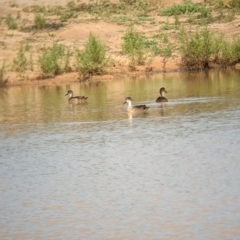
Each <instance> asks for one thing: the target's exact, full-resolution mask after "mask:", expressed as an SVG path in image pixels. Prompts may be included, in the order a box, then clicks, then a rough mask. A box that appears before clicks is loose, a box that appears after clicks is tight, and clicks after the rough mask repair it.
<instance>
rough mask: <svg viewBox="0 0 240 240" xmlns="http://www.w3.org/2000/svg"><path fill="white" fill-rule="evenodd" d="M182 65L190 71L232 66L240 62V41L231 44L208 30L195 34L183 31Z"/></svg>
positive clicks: (235, 40) (237, 39) (181, 46)
mask: <svg viewBox="0 0 240 240" xmlns="http://www.w3.org/2000/svg"><path fill="white" fill-rule="evenodd" d="M180 49H181V53H182V65H183V67H185V68H187V69H188V70H193V69H205V68H209V67H210V65H211V64H217V65H220V66H224V67H227V66H231V65H233V64H234V63H236V62H238V61H240V39H239V38H236V39H234V40H233V41H231V42H229V41H226V40H225V39H224V37H223V36H222V35H221V36H217V35H214V34H213V33H211V32H210V31H209V30H208V29H207V28H204V29H203V30H202V31H197V32H196V33H193V34H190V35H189V34H187V33H186V32H185V31H184V30H182V31H181V37H180Z"/></svg>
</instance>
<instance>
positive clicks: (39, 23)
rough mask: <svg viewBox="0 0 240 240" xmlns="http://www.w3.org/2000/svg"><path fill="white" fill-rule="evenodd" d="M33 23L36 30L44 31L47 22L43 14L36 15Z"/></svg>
mask: <svg viewBox="0 0 240 240" xmlns="http://www.w3.org/2000/svg"><path fill="white" fill-rule="evenodd" d="M34 23H35V26H36V28H37V29H44V28H46V26H47V20H46V17H45V16H44V14H42V13H36V14H35V18H34Z"/></svg>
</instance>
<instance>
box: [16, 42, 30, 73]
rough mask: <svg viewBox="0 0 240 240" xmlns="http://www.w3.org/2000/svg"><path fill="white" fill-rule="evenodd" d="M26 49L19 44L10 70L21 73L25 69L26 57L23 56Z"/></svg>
mask: <svg viewBox="0 0 240 240" xmlns="http://www.w3.org/2000/svg"><path fill="white" fill-rule="evenodd" d="M25 52H26V49H25V48H24V46H23V45H21V46H20V48H19V50H18V53H17V56H16V57H15V58H14V59H13V65H12V70H13V71H16V72H19V73H21V74H23V73H24V72H25V71H26V69H27V64H28V61H27V57H26V56H25Z"/></svg>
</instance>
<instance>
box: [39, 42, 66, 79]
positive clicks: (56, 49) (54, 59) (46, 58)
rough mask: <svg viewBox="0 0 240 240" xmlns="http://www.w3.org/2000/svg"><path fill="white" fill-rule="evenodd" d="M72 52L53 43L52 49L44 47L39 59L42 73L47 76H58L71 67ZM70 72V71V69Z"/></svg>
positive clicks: (61, 45)
mask: <svg viewBox="0 0 240 240" xmlns="http://www.w3.org/2000/svg"><path fill="white" fill-rule="evenodd" d="M69 57H70V51H69V49H67V47H66V46H64V45H63V44H58V43H57V42H54V43H53V46H52V47H51V48H46V47H44V49H43V52H42V54H41V55H40V56H39V58H38V63H39V64H40V68H41V70H42V72H43V73H44V74H46V75H57V74H60V73H62V72H65V71H66V67H69ZM68 71H69V69H68Z"/></svg>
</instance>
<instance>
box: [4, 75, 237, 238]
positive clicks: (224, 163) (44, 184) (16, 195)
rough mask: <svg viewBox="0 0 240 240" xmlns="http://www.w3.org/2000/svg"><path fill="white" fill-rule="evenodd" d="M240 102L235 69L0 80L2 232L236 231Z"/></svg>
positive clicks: (171, 234)
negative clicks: (74, 100) (58, 82)
mask: <svg viewBox="0 0 240 240" xmlns="http://www.w3.org/2000/svg"><path fill="white" fill-rule="evenodd" d="M161 86H164V87H165V88H166V90H167V91H168V93H167V94H166V95H165V96H166V97H167V98H168V100H169V102H168V103H167V104H166V105H164V106H161V105H160V104H157V103H155V99H156V98H157V97H158V96H159V93H158V91H159V88H160V87H161ZM69 89H72V90H73V91H74V93H75V95H85V96H88V103H87V104H83V105H71V104H69V103H68V101H67V97H66V96H65V94H66V93H67V91H68V90H69ZM127 96H131V97H132V98H133V101H134V104H140V103H141V104H142V103H144V104H146V105H148V106H150V108H149V112H148V114H138V115H130V114H127V111H126V106H124V105H123V102H124V100H125V98H126V97H127ZM239 103H240V72H237V71H212V72H211V71H210V72H208V73H191V74H188V73H182V74H180V73H173V74H166V75H152V76H146V77H142V78H137V79H119V80H116V81H109V82H102V83H82V84H69V85H65V86H57V87H56V86H49V87H27V86H25V87H11V88H7V89H0V194H1V197H0V239H104V240H105V239H114V240H115V239H164V240H165V239H180V240H181V239H184V240H185V239H187V240H188V239H191V240H194V239H199V240H202V239H204V240H205V239H208V240H209V239H210V240H212V239H214V240H215V239H216V240H219V239H221V240H222V239H229V240H232V239H234V240H237V239H240V104H239Z"/></svg>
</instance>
